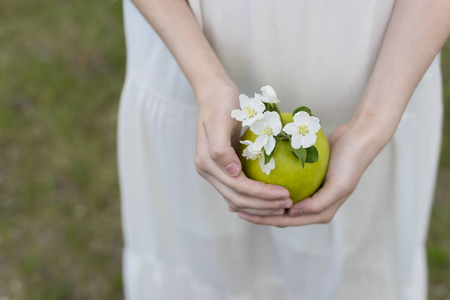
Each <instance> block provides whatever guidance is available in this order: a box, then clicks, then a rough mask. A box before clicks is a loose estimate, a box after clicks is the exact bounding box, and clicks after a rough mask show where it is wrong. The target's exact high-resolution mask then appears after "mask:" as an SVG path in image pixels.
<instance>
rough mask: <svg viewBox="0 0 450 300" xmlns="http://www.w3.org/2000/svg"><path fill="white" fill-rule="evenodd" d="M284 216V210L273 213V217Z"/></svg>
mask: <svg viewBox="0 0 450 300" xmlns="http://www.w3.org/2000/svg"><path fill="white" fill-rule="evenodd" d="M282 214H284V209H282V210H276V211H273V212H272V213H271V215H272V216H279V215H282Z"/></svg>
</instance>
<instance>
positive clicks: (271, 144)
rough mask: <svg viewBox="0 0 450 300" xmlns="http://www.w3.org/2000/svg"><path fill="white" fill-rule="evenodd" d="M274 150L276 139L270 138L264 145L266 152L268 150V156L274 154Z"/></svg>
mask: <svg viewBox="0 0 450 300" xmlns="http://www.w3.org/2000/svg"><path fill="white" fill-rule="evenodd" d="M273 148H275V138H274V137H273V136H269V139H268V140H267V143H266V144H265V145H264V150H266V153H267V155H270V153H272V151H273Z"/></svg>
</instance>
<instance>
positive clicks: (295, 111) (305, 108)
mask: <svg viewBox="0 0 450 300" xmlns="http://www.w3.org/2000/svg"><path fill="white" fill-rule="evenodd" d="M299 111H305V112H307V113H308V114H309V115H310V116H312V114H311V110H310V109H309V108H308V107H306V106H300V107H299V108H296V109H295V110H294V112H293V113H292V115H295V114H296V113H298V112H299Z"/></svg>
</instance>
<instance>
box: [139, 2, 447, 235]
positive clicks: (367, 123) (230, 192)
mask: <svg viewBox="0 0 450 300" xmlns="http://www.w3.org/2000/svg"><path fill="white" fill-rule="evenodd" d="M133 2H134V3H135V5H136V6H137V7H138V9H139V10H140V11H141V13H142V14H143V15H144V16H145V18H146V19H147V20H148V22H149V23H150V24H151V25H152V27H153V28H154V29H155V30H156V32H157V33H158V34H159V35H160V37H161V38H162V39H163V41H164V42H165V44H166V45H167V47H168V48H169V49H170V51H171V52H172V54H173V56H174V57H175V59H176V60H177V62H178V64H179V65H180V67H181V68H182V70H183V72H184V74H185V75H186V77H187V79H188V80H189V82H190V84H191V85H192V87H193V89H194V92H195V95H196V97H197V103H198V122H197V123H198V126H197V147H196V159H195V165H196V168H197V171H198V173H199V174H200V175H201V176H202V177H204V178H205V179H206V180H207V181H208V182H209V183H211V184H212V185H213V186H214V187H215V188H216V190H217V191H219V193H221V194H222V196H223V197H224V199H225V200H226V201H227V203H228V206H229V210H230V211H232V212H236V213H237V214H238V215H239V217H241V218H243V219H245V220H247V221H249V222H252V223H256V224H262V225H272V226H277V227H286V226H300V225H307V224H323V223H329V222H330V221H331V220H332V219H333V217H334V215H335V214H336V212H337V210H338V209H339V207H340V206H341V205H342V204H343V203H344V202H345V200H346V199H347V198H348V197H349V196H350V195H351V194H352V192H353V190H354V189H355V188H356V186H357V184H358V182H359V180H360V178H361V175H362V174H363V173H364V171H365V170H366V168H367V167H368V166H369V165H370V163H371V162H372V161H373V159H374V158H375V157H376V156H377V155H378V153H379V152H380V151H381V150H382V149H383V147H384V146H385V145H386V144H387V143H388V142H389V140H390V139H391V138H392V136H393V134H394V132H395V130H396V128H397V126H398V123H399V122H400V119H401V116H402V115H403V112H404V110H405V108H406V105H407V104H408V102H409V99H410V98H411V95H412V93H413V92H414V89H415V88H416V86H417V85H418V83H419V82H420V80H421V78H422V77H423V75H424V73H425V71H426V70H427V69H428V67H429V65H430V64H431V62H432V61H433V59H434V58H435V56H436V55H437V54H438V52H439V51H440V49H441V48H442V46H443V44H444V43H445V41H446V39H447V38H448V36H449V34H450V1H448V0H396V1H395V4H394V8H393V11H392V15H391V19H390V21H389V25H388V27H387V30H386V34H385V37H384V40H383V43H382V47H381V50H380V52H379V54H378V57H377V60H376V63H375V67H374V69H373V71H372V74H371V77H370V80H369V83H368V85H367V87H366V90H365V93H364V95H363V97H362V99H361V101H360V104H359V107H358V110H357V113H356V114H355V115H354V116H353V118H352V120H351V121H350V122H348V123H346V124H343V125H341V126H340V127H338V128H337V129H336V130H335V131H334V132H333V133H332V134H331V135H330V137H329V143H330V147H331V157H330V163H329V167H328V172H327V175H326V178H325V183H324V185H323V187H322V188H321V189H320V190H319V191H317V192H316V193H315V194H314V195H313V196H311V197H310V198H307V199H305V200H303V201H301V202H299V203H296V204H295V205H292V200H291V199H289V192H288V191H287V190H286V189H285V188H283V187H281V186H276V185H267V184H264V183H261V182H257V181H253V180H250V179H248V178H247V177H246V176H245V174H244V173H243V172H242V171H241V163H240V161H239V158H238V156H237V154H236V152H235V148H233V146H234V147H236V145H237V143H238V140H239V134H240V124H239V122H237V121H235V120H233V119H232V118H231V117H230V112H231V110H233V109H235V108H238V107H239V100H238V95H239V91H238V89H237V87H236V85H235V84H234V83H233V81H232V80H231V79H230V78H229V76H228V75H227V73H226V71H225V70H224V68H223V67H222V65H221V63H220V61H219V60H218V58H217V57H216V55H215V53H214V51H213V50H212V48H211V46H210V45H209V43H208V41H207V39H206V38H205V36H204V35H203V33H202V31H201V29H200V27H199V25H198V23H197V21H196V20H195V18H194V15H193V14H192V11H191V10H190V7H189V5H188V3H187V2H186V0H133ZM350 149H351V151H349V150H350ZM348 153H352V155H351V156H349V155H348ZM285 209H287V210H286V211H285Z"/></svg>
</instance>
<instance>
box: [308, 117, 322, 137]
mask: <svg viewBox="0 0 450 300" xmlns="http://www.w3.org/2000/svg"><path fill="white" fill-rule="evenodd" d="M319 122H320V120H319V118H316V117H311V118H309V120H308V122H306V127H307V128H308V130H309V132H312V133H317V131H319V130H320V123H319Z"/></svg>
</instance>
